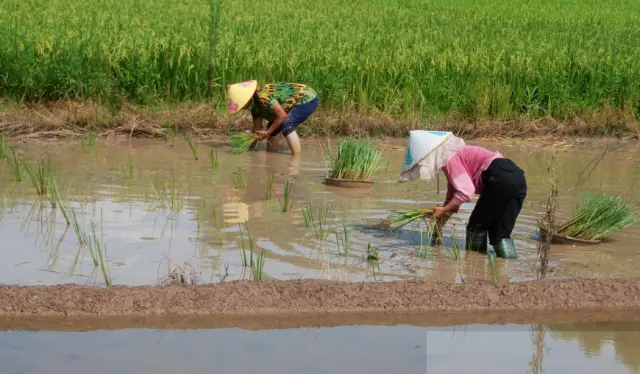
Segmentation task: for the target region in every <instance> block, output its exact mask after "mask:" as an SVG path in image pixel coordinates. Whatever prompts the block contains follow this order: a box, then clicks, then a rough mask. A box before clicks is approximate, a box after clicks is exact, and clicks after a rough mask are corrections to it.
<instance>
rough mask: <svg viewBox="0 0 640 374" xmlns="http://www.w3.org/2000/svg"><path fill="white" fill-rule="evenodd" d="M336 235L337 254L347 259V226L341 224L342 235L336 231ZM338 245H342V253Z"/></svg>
mask: <svg viewBox="0 0 640 374" xmlns="http://www.w3.org/2000/svg"><path fill="white" fill-rule="evenodd" d="M335 235H336V244H337V245H338V254H339V255H341V256H344V257H349V232H348V231H347V225H346V224H344V223H343V224H342V235H340V234H339V233H338V232H337V231H336V232H335ZM340 243H342V248H343V249H344V251H342V252H341V251H340Z"/></svg>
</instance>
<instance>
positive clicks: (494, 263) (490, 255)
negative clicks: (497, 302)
mask: <svg viewBox="0 0 640 374" xmlns="http://www.w3.org/2000/svg"><path fill="white" fill-rule="evenodd" d="M487 263H488V264H489V271H490V272H491V280H492V281H493V283H495V284H498V281H499V280H500V265H499V264H498V260H497V256H496V252H495V251H494V250H493V249H489V250H487Z"/></svg>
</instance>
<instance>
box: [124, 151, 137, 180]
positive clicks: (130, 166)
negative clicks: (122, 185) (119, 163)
mask: <svg viewBox="0 0 640 374" xmlns="http://www.w3.org/2000/svg"><path fill="white" fill-rule="evenodd" d="M122 174H124V177H125V178H126V179H128V180H133V179H134V176H135V163H134V161H133V156H129V161H128V162H127V164H126V165H124V166H123V167H122Z"/></svg>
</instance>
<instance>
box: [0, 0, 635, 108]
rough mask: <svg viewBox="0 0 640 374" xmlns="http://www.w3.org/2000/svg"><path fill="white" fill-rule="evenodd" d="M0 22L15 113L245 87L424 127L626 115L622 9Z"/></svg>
mask: <svg viewBox="0 0 640 374" xmlns="http://www.w3.org/2000/svg"><path fill="white" fill-rule="evenodd" d="M0 18H1V19H0V32H1V33H2V35H4V36H5V37H3V38H2V39H1V40H0V73H1V74H0V76H1V77H2V78H0V79H1V83H0V96H2V97H5V98H12V99H15V100H26V101H36V100H58V99H75V98H91V99H94V100H99V101H101V102H106V103H109V102H115V100H116V99H119V98H122V99H125V100H131V101H135V102H136V103H140V104H144V105H149V104H155V103H158V102H180V101H187V100H208V99H209V98H213V99H214V103H217V104H218V105H220V106H221V107H222V106H224V102H225V100H224V87H225V85H226V84H229V83H233V82H238V81H243V80H246V79H249V78H256V79H258V80H259V81H260V82H266V81H275V80H289V81H299V82H304V83H308V84H310V85H311V86H312V87H314V88H315V89H316V90H317V91H318V93H319V94H320V96H321V102H322V105H323V106H325V107H338V106H344V105H349V106H350V107H353V108H356V109H359V108H374V109H376V110H379V111H383V112H385V113H389V114H407V113H425V114H429V115H432V116H435V117H438V116H443V115H460V116H467V117H493V118H507V117H514V116H520V115H527V116H546V115H551V116H554V117H556V118H564V117H565V115H569V114H573V113H577V114H579V113H580V112H582V111H588V110H593V109H600V108H602V106H603V103H606V102H608V103H610V104H611V105H613V106H615V107H620V108H623V107H625V105H628V106H629V108H630V111H632V112H637V111H638V109H637V104H638V102H639V101H640V86H639V85H638V84H637V83H636V82H638V81H640V65H639V64H638V63H637V61H640V49H639V48H638V47H637V41H638V40H640V29H639V28H638V27H637V25H638V24H639V23H640V13H638V11H637V3H636V2H634V1H617V2H612V1H604V2H602V1H596V0H585V1H563V0H531V1H526V2H523V1H521V2H514V1H498V0H489V1H480V2H479V1H471V0H431V1H428V2H426V3H425V2H424V1H420V0H398V1H381V0H374V1H369V2H344V1H338V0H326V1H321V2H309V1H306V0H286V1H282V2H278V3H273V2H255V1H250V0H238V1H233V2H232V1H220V0H192V1H189V2H176V1H170V0H156V1H150V0H142V1H134V0H123V1H118V2H113V1H107V0H96V1H87V0H69V1H63V0H51V1H47V2H42V1H37V0H19V1H18V0H7V1H3V2H1V3H0ZM283 19H295V23H294V24H293V25H292V24H291V23H289V22H282V20H283ZM221 20H228V21H226V22H221ZM380 30H384V31H383V32H381V31H380ZM273 35H278V37H273ZM282 56H287V58H282Z"/></svg>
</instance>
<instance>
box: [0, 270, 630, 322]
mask: <svg viewBox="0 0 640 374" xmlns="http://www.w3.org/2000/svg"><path fill="white" fill-rule="evenodd" d="M591 308H618V309H620V308H624V309H629V308H640V280H602V281H600V280H545V281H539V282H521V283H520V282H519V283H510V284H507V285H504V286H500V287H498V286H495V285H493V284H492V283H489V282H471V283H466V284H450V283H435V282H425V281H416V280H411V281H394V282H381V283H371V282H367V283H347V282H332V281H323V280H311V279H308V280H292V281H280V280H268V281H262V282H251V281H234V282H229V283H224V284H217V285H203V286H140V287H128V286H115V287H111V288H106V289H105V288H97V287H91V286H78V285H60V286H2V287H0V317H28V316H40V317H42V316H172V315H173V316H175V315H207V316H257V315H269V314H287V313H288V314H314V313H315V314H326V313H348V312H351V313H355V312H361V313H362V312H368V313H372V312H373V313H380V312H393V313H400V312H407V313H408V312H413V313H418V312H421V313H426V312H456V313H457V312H480V311H482V312H498V311H510V310H519V311H522V310H527V311H529V312H534V311H539V312H542V311H554V310H555V311H559V310H567V311H568V310H584V309H591Z"/></svg>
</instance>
